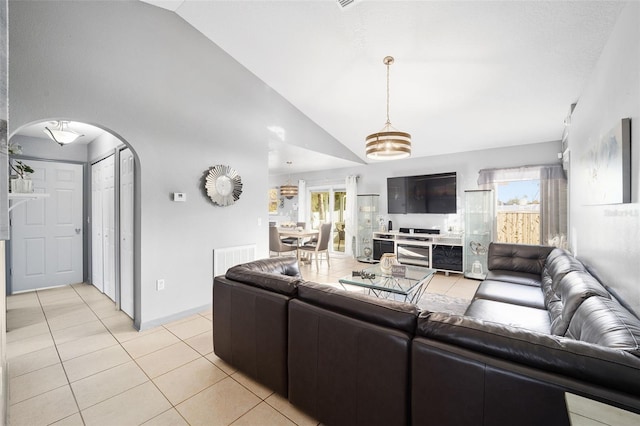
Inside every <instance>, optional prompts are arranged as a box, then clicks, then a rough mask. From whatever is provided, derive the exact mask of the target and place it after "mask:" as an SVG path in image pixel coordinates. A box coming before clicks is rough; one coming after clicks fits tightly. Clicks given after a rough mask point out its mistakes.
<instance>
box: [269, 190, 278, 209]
mask: <svg viewBox="0 0 640 426" xmlns="http://www.w3.org/2000/svg"><path fill="white" fill-rule="evenodd" d="M277 213H278V188H270V189H269V214H277Z"/></svg>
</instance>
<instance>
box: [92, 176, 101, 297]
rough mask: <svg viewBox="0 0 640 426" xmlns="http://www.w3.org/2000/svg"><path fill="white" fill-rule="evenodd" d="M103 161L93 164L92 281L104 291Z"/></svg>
mask: <svg viewBox="0 0 640 426" xmlns="http://www.w3.org/2000/svg"><path fill="white" fill-rule="evenodd" d="M102 167H103V165H102V163H96V164H93V165H92V166H91V283H92V284H93V285H94V286H95V287H96V288H97V289H98V290H100V291H101V292H104V282H103V280H102Z"/></svg>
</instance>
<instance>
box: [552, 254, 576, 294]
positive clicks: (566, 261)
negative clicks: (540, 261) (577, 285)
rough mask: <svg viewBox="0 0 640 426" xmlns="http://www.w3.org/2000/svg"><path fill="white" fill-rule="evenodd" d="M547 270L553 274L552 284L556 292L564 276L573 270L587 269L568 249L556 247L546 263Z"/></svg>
mask: <svg viewBox="0 0 640 426" xmlns="http://www.w3.org/2000/svg"><path fill="white" fill-rule="evenodd" d="M545 266H546V268H547V271H548V272H549V276H551V281H552V283H551V286H552V289H553V292H554V293H557V292H558V290H557V287H558V284H559V283H560V281H561V280H562V278H563V277H564V276H565V275H566V274H568V273H569V272H573V271H586V268H585V267H584V265H583V264H582V263H581V262H580V261H579V260H578V259H576V258H575V257H573V256H572V255H571V253H569V252H568V251H566V250H563V249H558V248H556V249H554V250H553V251H552V252H551V253H550V255H549V260H547V263H546V265H545Z"/></svg>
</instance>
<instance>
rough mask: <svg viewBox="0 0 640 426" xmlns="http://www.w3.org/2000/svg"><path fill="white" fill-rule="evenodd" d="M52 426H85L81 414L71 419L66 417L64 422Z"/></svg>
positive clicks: (73, 415)
mask: <svg viewBox="0 0 640 426" xmlns="http://www.w3.org/2000/svg"><path fill="white" fill-rule="evenodd" d="M51 426H84V422H83V421H82V416H80V413H75V414H72V415H70V416H69V417H65V418H64V419H62V420H58V421H57V422H55V423H52V424H51Z"/></svg>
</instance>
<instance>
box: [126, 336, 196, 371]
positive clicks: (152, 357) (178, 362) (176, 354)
mask: <svg viewBox="0 0 640 426" xmlns="http://www.w3.org/2000/svg"><path fill="white" fill-rule="evenodd" d="M197 358H200V354H199V353H198V352H196V351H195V350H194V349H192V348H191V346H189V345H187V344H186V343H184V342H178V343H176V344H174V345H171V346H167V347H166V348H163V349H160V350H158V351H155V352H152V353H150V354H149V355H145V356H142V357H140V358H138V359H137V360H136V362H137V363H138V365H139V366H140V368H142V369H143V370H144V372H145V373H147V375H148V376H149V377H151V378H154V377H158V376H159V375H161V374H164V373H167V372H169V371H171V370H173V369H174V368H177V367H180V366H182V365H184V364H186V363H188V362H191V361H193V360H195V359H197Z"/></svg>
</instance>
